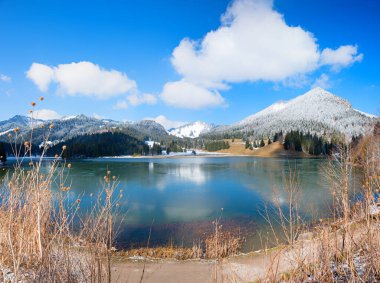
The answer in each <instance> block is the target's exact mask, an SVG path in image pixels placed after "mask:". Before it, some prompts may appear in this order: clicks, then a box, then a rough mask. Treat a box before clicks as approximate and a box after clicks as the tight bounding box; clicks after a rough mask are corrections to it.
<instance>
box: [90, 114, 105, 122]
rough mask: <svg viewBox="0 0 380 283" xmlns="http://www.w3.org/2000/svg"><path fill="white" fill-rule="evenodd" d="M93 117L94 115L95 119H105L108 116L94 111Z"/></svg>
mask: <svg viewBox="0 0 380 283" xmlns="http://www.w3.org/2000/svg"><path fill="white" fill-rule="evenodd" d="M92 117H94V118H95V119H98V120H102V119H105V118H106V117H104V116H101V115H99V114H97V113H93V114H92Z"/></svg>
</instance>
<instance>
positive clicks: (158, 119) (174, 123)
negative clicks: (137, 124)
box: [144, 115, 188, 130]
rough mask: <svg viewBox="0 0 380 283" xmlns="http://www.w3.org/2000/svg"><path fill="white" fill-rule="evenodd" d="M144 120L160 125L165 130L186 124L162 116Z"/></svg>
mask: <svg viewBox="0 0 380 283" xmlns="http://www.w3.org/2000/svg"><path fill="white" fill-rule="evenodd" d="M144 120H152V121H155V122H156V123H158V124H161V125H162V126H163V127H164V128H165V129H166V130H170V129H174V128H178V127H181V126H183V125H186V124H187V123H188V122H183V121H174V120H170V119H168V118H166V117H165V116H164V115H158V116H157V117H155V118H145V119H144Z"/></svg>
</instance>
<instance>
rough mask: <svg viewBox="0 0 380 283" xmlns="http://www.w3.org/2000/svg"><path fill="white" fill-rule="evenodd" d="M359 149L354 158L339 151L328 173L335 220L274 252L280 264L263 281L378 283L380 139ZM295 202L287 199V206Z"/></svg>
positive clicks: (348, 149) (349, 151) (367, 140)
mask: <svg viewBox="0 0 380 283" xmlns="http://www.w3.org/2000/svg"><path fill="white" fill-rule="evenodd" d="M355 150H356V151H359V154H358V153H356V156H355V154H354V150H353V149H352V148H351V147H350V146H342V147H340V148H338V150H337V152H336V154H335V155H333V157H332V159H331V161H330V162H329V164H328V166H326V167H325V169H324V172H325V174H324V176H325V179H326V181H327V182H328V184H329V187H330V192H331V197H332V204H333V209H332V211H333V214H332V218H331V219H328V220H326V221H322V222H321V223H319V224H318V225H316V226H315V227H314V228H313V230H312V235H313V236H312V237H311V238H309V239H307V240H300V239H298V240H296V241H294V242H293V244H292V245H289V246H287V247H285V248H284V249H280V250H279V251H278V252H276V253H274V254H275V256H276V260H274V261H273V263H272V264H271V265H270V266H269V267H268V272H267V276H264V277H263V278H262V279H261V281H262V282H273V281H278V280H281V281H282V282H379V281H380V222H379V220H380V214H376V213H374V212H376V205H377V206H379V199H378V197H376V196H378V194H379V190H380V137H379V136H371V137H367V138H365V139H364V140H363V141H362V143H361V144H360V147H359V149H358V148H356V149H355ZM355 170H356V171H358V172H359V173H358V174H354V171H355ZM292 199H294V198H293V197H292V196H291V195H289V196H288V202H289V203H291V202H292ZM279 215H280V216H281V215H283V214H282V213H281V212H280V213H279ZM289 217H290V216H289ZM287 218H288V217H287ZM279 223H280V226H281V227H283V224H282V223H283V222H281V221H280V222H279ZM284 223H285V224H286V226H287V228H286V229H285V230H284V229H283V231H284V232H287V233H286V234H288V235H289V239H290V240H292V239H294V238H292V237H291V236H290V235H291V233H290V234H289V231H291V228H290V226H291V225H290V223H289V221H285V222H284ZM287 239H288V238H287ZM288 243H289V244H290V243H291V241H288ZM279 267H281V268H279ZM285 270H286V271H285Z"/></svg>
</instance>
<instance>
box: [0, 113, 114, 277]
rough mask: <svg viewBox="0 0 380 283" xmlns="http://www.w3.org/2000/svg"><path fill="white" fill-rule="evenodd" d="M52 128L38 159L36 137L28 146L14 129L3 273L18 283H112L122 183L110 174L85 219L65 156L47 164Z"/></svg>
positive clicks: (2, 215)
mask: <svg viewBox="0 0 380 283" xmlns="http://www.w3.org/2000/svg"><path fill="white" fill-rule="evenodd" d="M31 127H32V129H33V127H34V125H33V119H32V121H31ZM53 128H54V125H53V124H52V125H50V127H49V129H48V130H47V133H46V135H45V137H44V147H43V149H42V154H41V156H40V158H39V159H37V160H34V159H33V158H32V135H31V136H30V137H29V141H25V140H24V139H23V138H22V137H20V136H19V134H18V131H19V130H18V129H15V130H14V134H13V136H11V135H10V136H9V139H10V142H11V143H12V144H13V151H14V155H15V157H16V163H15V165H14V167H13V169H12V170H10V172H8V174H7V175H6V176H5V178H4V180H3V184H1V185H0V223H1V225H0V268H8V269H9V270H10V271H11V273H12V274H13V275H12V276H13V277H12V278H11V280H12V281H15V282H18V280H26V281H45V282H96V281H98V282H100V281H102V282H103V281H108V282H110V281H111V251H112V243H113V240H114V230H115V229H114V227H113V226H114V219H115V208H116V206H117V200H118V196H116V187H117V184H118V181H117V179H116V178H112V177H111V175H110V172H107V174H106V176H105V180H104V184H103V190H102V191H101V192H100V193H99V195H98V197H97V198H96V204H95V205H94V206H93V208H92V210H91V211H90V212H89V213H85V214H82V213H81V212H80V211H81V210H80V202H81V199H80V198H79V197H76V196H73V195H72V193H71V192H70V187H69V186H67V185H66V181H67V175H68V172H69V170H70V168H71V165H70V164H66V163H65V162H63V161H62V159H61V158H60V157H61V156H55V158H54V159H53V160H51V161H50V162H48V163H47V164H46V166H45V164H43V163H44V162H45V161H44V156H45V155H46V151H47V150H48V142H47V141H48V140H49V135H50V132H51V131H52V130H53ZM32 133H33V131H32ZM65 149H66V148H65V146H64V147H63V149H62V152H63V151H64V150H65ZM61 155H62V154H61ZM25 162H29V167H27V166H25V165H24V164H25ZM3 279H4V278H0V281H2V280H3Z"/></svg>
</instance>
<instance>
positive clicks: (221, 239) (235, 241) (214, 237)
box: [204, 217, 244, 259]
mask: <svg viewBox="0 0 380 283" xmlns="http://www.w3.org/2000/svg"><path fill="white" fill-rule="evenodd" d="M220 222H221V217H219V218H218V219H216V220H215V221H213V222H212V224H213V228H214V229H213V233H211V234H210V235H208V236H207V237H206V239H205V241H204V243H205V258H210V259H221V258H225V257H228V256H232V255H237V254H238V253H239V252H240V249H241V246H242V244H243V240H244V239H243V238H242V237H241V236H240V235H234V234H233V233H231V232H227V231H223V229H222V228H223V226H222V225H221V224H220Z"/></svg>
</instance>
